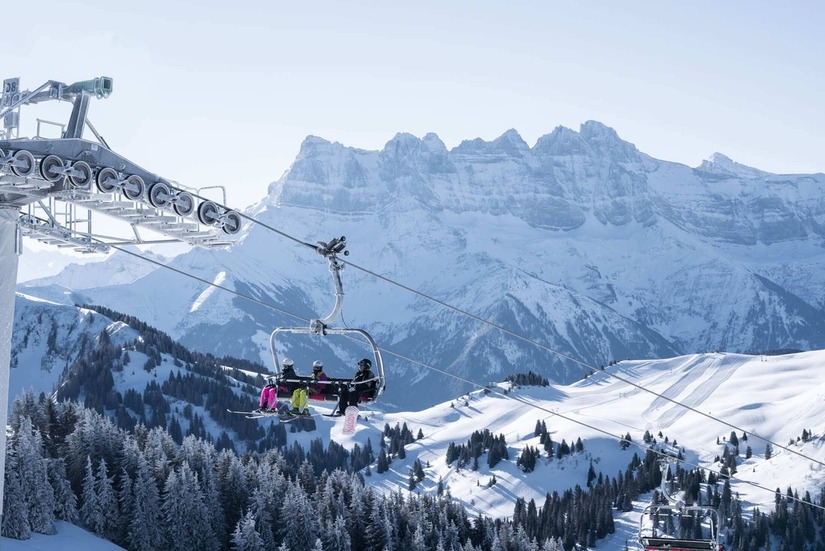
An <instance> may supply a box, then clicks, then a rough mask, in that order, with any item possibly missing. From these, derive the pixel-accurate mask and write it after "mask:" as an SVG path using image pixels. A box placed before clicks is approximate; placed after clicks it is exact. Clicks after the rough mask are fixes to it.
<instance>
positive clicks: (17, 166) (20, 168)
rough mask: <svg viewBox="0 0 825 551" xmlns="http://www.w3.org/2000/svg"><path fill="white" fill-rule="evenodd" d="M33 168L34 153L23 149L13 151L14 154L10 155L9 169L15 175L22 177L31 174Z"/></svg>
mask: <svg viewBox="0 0 825 551" xmlns="http://www.w3.org/2000/svg"><path fill="white" fill-rule="evenodd" d="M34 168H35V162H34V155H32V154H31V153H29V152H28V151H26V150H25V149H21V150H20V151H15V153H14V155H12V158H11V171H12V172H13V173H14V175H15V176H21V177H23V178H25V177H27V176H31V175H32V174H34Z"/></svg>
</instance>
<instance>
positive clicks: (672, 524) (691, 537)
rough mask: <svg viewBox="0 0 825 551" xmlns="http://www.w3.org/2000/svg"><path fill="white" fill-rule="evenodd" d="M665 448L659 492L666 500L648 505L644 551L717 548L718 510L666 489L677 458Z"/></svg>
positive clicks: (643, 520) (643, 523)
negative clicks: (690, 502)
mask: <svg viewBox="0 0 825 551" xmlns="http://www.w3.org/2000/svg"><path fill="white" fill-rule="evenodd" d="M669 451H670V450H665V451H664V457H663V458H662V459H660V462H659V468H660V470H661V471H662V481H661V484H660V492H661V495H662V497H663V499H664V500H666V501H667V503H662V504H651V505H648V506H647V507H645V510H644V512H643V513H642V517H641V519H640V520H639V544H640V545H641V547H642V549H644V550H645V551H695V550H697V549H701V550H707V551H717V550H718V549H719V513H718V511H717V510H716V509H714V508H713V507H703V506H701V505H685V504H684V503H682V502H681V501H677V500H675V499H674V498H673V497H671V496H670V495H669V494H668V492H667V486H666V478H667V471H668V469H669V468H670V466H671V465H675V464H676V463H677V462H678V459H677V458H676V457H675V456H674V455H673V454H672V453H668V452H669Z"/></svg>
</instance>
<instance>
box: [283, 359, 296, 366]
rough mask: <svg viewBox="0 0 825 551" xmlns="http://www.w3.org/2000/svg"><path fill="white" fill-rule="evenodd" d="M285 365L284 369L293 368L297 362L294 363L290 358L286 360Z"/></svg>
mask: <svg viewBox="0 0 825 551" xmlns="http://www.w3.org/2000/svg"><path fill="white" fill-rule="evenodd" d="M283 365H284V367H292V366H293V365H295V362H293V361H292V360H291V359H289V358H284V364H283Z"/></svg>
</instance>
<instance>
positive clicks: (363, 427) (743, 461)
mask: <svg viewBox="0 0 825 551" xmlns="http://www.w3.org/2000/svg"><path fill="white" fill-rule="evenodd" d="M72 311H74V313H72ZM38 318H39V319H40V322H37V319H38ZM15 321H16V325H17V326H21V327H23V328H26V329H27V331H28V336H27V337H26V340H25V343H23V342H22V341H18V340H17V337H16V340H15V343H14V348H15V355H16V357H17V360H16V362H15V363H16V366H15V369H13V370H12V387H13V389H17V388H20V387H21V386H22V385H21V384H20V382H19V381H20V377H21V376H24V375H26V373H28V374H29V376H27V377H28V380H29V381H30V384H29V385H27V386H26V388H31V389H32V390H34V391H35V393H38V392H40V391H45V392H49V391H50V389H51V388H52V387H53V383H52V384H51V385H48V386H46V385H47V384H48V379H49V377H50V376H51V374H53V373H54V372H55V371H54V370H51V371H49V370H42V369H41V364H42V362H40V363H38V361H37V357H38V355H44V354H45V352H46V351H47V349H48V341H49V340H50V337H49V335H52V334H54V335H55V336H54V337H52V338H53V339H54V340H55V342H56V347H57V348H59V349H65V348H66V347H71V346H73V345H72V343H70V342H68V341H66V337H65V335H67V334H68V333H67V332H66V331H67V330H71V331H70V333H73V334H81V333H85V334H87V335H94V334H99V331H101V330H102V329H104V328H105V329H106V331H107V334H108V335H109V336H110V337H111V341H112V342H113V343H116V342H130V341H132V340H134V338H136V336H137V335H138V334H139V333H138V332H137V331H136V330H135V329H134V328H130V327H128V326H125V325H124V324H122V323H119V322H112V321H111V319H108V318H106V317H105V316H102V315H100V314H96V313H91V312H90V311H88V310H83V309H77V308H73V307H65V306H61V305H55V304H50V303H44V302H37V301H33V300H31V299H29V298H27V297H23V296H20V297H18V301H17V314H16V320H15ZM55 328H57V329H55ZM38 331H39V332H38ZM18 334H19V333H16V335H18ZM89 339H90V337H87V338H86V340H89ZM80 340H81V341H82V340H83V339H82V338H81V339H80ZM92 345H93V343H92V344H90V345H89V346H92ZM74 347H75V348H77V349H82V348H83V345H81V344H77V345H74ZM164 348H165V347H164ZM38 351H39V352H38ZM129 355H130V356H131V359H130V360H128V361H126V360H125V356H124V360H123V362H124V365H123V366H122V368H121V369H117V370H114V369H113V370H112V371H111V375H112V378H113V381H114V389H115V390H116V392H117V393H118V394H120V395H121V396H125V395H126V394H127V393H128V392H137V393H140V392H142V391H143V389H144V388H147V385H148V384H153V383H154V384H156V385H159V386H160V387H163V388H166V386H165V382H166V381H167V380H169V377H170V375H173V374H174V373H178V374H182V375H187V376H189V375H191V376H193V377H205V376H206V375H205V374H204V373H203V372H201V371H198V370H197V369H191V370H190V368H189V366H185V365H184V363H183V362H179V361H176V356H174V355H171V354H169V353H167V352H163V353H162V354H160V356H161V359H160V362H158V363H157V364H156V365H154V367H151V368H150V369H146V368H145V367H144V365H145V361H146V360H147V358H148V357H149V355H147V354H146V353H140V352H137V351H135V350H130V352H129ZM823 362H825V352H823V351H814V352H805V353H798V354H788V355H783V356H768V355H752V356H748V355H741V354H726V353H706V354H693V355H686V356H679V357H675V358H670V359H666V360H629V361H622V362H619V363H617V364H614V365H610V366H607V367H606V368H605V369H604V370H603V371H599V372H598V373H596V374H593V375H591V376H589V377H587V378H586V379H583V380H580V381H577V382H575V383H572V384H567V385H565V384H551V385H549V386H528V385H513V384H511V383H496V384H489V385H487V386H486V388H476V389H475V390H473V391H470V392H467V393H465V394H463V395H456V396H453V397H452V398H451V399H450V400H448V401H446V402H439V401H437V400H435V399H434V398H433V397H431V396H428V397H427V398H426V399H422V400H420V402H427V403H426V404H423V407H419V408H416V409H411V410H410V411H405V412H389V411H383V410H380V409H378V408H370V409H367V410H365V411H364V412H363V417H362V419H361V420H359V422H358V425H357V429H356V432H355V434H354V435H352V436H347V435H344V434H343V433H342V428H343V427H342V421H341V419H340V418H327V417H323V416H315V417H314V418H313V420H314V427H315V428H314V430H312V431H309V432H306V431H296V432H292V431H285V432H284V434H283V437H284V438H285V439H286V442H285V444H286V445H287V446H289V445H291V444H292V443H294V442H298V443H300V444H301V445H302V446H303V447H304V448H305V449H308V448H309V446H310V442H311V441H313V440H315V439H320V440H321V442H322V444H323V445H324V446H326V445H327V443H328V442H329V441H330V440H335V441H336V442H337V443H338V444H341V445H343V446H344V447H345V448H347V449H352V448H353V447H354V446H355V445H356V444H358V445H359V446H360V447H361V448H362V449H364V448H365V447H366V446H367V442H368V441H369V442H371V446H372V448H373V449H374V450H376V451H377V450H378V449H379V442H380V441H381V440H382V435H385V436H386V427H388V426H389V427H391V428H395V427H402V426H404V425H406V427H407V429H408V430H409V431H410V433H411V434H412V435H414V436H415V437H414V439H413V440H412V441H411V442H409V443H407V444H406V445H405V451H404V454H403V455H404V456H403V457H401V456H400V454H396V455H395V456H394V457H393V458H392V461H391V463H390V464H389V466H388V469H387V470H386V471H385V472H378V469H377V467H376V465H372V468H371V474H370V475H369V476H366V481H367V483H368V484H370V485H372V486H374V487H375V488H378V489H380V490H381V491H386V492H394V491H401V492H405V491H407V490H408V488H409V479H410V472H411V470H413V469H414V468H415V465H416V462H418V463H420V464H421V465H423V471H424V478H423V480H421V481H419V482H418V483H417V486H416V491H419V492H425V493H435V492H436V491H437V488H438V486H439V484H441V485H442V486H443V487H445V488H447V489H449V491H450V494H451V495H452V496H453V497H455V498H456V499H459V500H461V501H462V503H463V504H464V505H465V506H466V507H467V508H468V509H469V510H470V511H471V513H472V514H473V515H476V514H482V515H485V516H491V517H494V518H498V517H510V516H512V514H513V507H514V502H515V500H516V499H517V498H523V499H525V500H526V501H529V500H530V499H534V500H536V502H537V503H538V504H539V505H540V504H541V503H542V502H543V500H544V497H545V495H546V494H547V493H548V492H549V493H552V492H554V491H555V492H563V491H564V490H566V489H570V488H573V487H575V486H576V485H579V486H582V487H584V486H585V485H586V483H587V477H588V471H589V469H590V466H591V465H592V466H593V468H594V470H595V472H596V473H597V474H603V475H604V476H608V477H611V478H613V477H615V476H617V474H618V473H619V472H621V471H623V470H624V469H626V468H627V466H628V464H629V463H630V461H631V458H632V457H633V454H634V453H638V454H639V455H643V453H644V450H645V449H646V447H647V446H648V445H650V443H645V442H644V436H645V433H648V434H650V435H652V436H653V437H654V438H655V439H656V440H658V441H659V442H665V441H667V442H669V443H670V444H672V445H678V447H679V448H680V449H681V450H682V453H683V455H684V458H685V463H684V466H685V467H686V468H691V467H697V466H698V467H702V468H706V469H711V470H713V471H716V472H719V471H721V470H722V467H723V465H722V464H721V463H720V462H719V461H718V458H719V457H724V455H725V450H726V449H727V450H728V453H732V451H733V448H734V444H733V443H732V437H731V434H732V433H733V434H735V435H736V437H737V440H738V443H737V444H736V449H737V452H738V453H736V454H735V463H736V468H737V471H736V473H734V477H733V481H732V490H733V492H734V493H735V494H738V495H739V496H740V497H741V498H742V500H743V503H744V506H745V509H746V510H745V514H746V515H747V513H748V512H749V511H751V510H752V509H753V508H757V507H758V508H759V509H760V510H762V511H767V510H770V509H771V507H772V504H773V500H774V490H775V489H776V488H780V489H781V490H782V491H783V492H784V491H785V489H786V488H788V487H791V488H793V489H794V490H795V491H797V492H798V493H799V495H803V494H804V492H805V491H810V492H811V493H812V494H813V495H815V496H816V495H818V489H819V488H821V487H822V485H823V484H825V444H824V443H825V434H823V428H822V427H823V426H825V414H824V413H823V411H822V407H821V404H822V399H823V390H822V389H823V383H825V379H823V377H825V375H823V372H822V369H821V366H822V364H823ZM238 373H239V372H234V371H232V370H229V369H227V370H226V374H227V375H228V377H229V378H228V379H227V384H228V387H229V388H230V389H231V391H232V392H234V393H236V394H246V395H247V398H248V399H249V400H250V401H253V400H255V399H256V398H257V393H256V390H255V389H254V388H250V387H248V385H245V384H244V382H243V381H242V380H240V379H235V377H236V376H237V375H238ZM31 375H34V376H31ZM70 379H71V376H70V378H69V379H68V380H70ZM55 380H56V379H55ZM778 380H779V381H781V382H782V384H777V381H778ZM38 384H40V385H41V386H39V387H38V386H37V385H38ZM189 384H191V381H190V383H189ZM164 398H165V399H166V400H167V401H168V404H169V407H168V408H167V411H168V415H169V419H170V426H171V424H172V422H171V420H172V418H174V419H175V423H177V424H179V426H180V427H181V429H182V430H183V431H187V430H188V429H189V428H190V425H191V424H192V423H193V422H194V421H193V420H194V419H199V420H200V422H202V426H203V427H205V429H206V431H207V433H208V434H210V435H212V438H213V439H217V435H218V434H219V433H220V432H221V431H228V434H229V438H230V439H231V440H232V441H233V442H235V443H236V445H237V446H238V448H239V449H238V451H243V442H244V441H245V437H244V436H242V435H240V434H238V433H237V432H235V431H234V430H232V429H227V428H226V427H225V426H222V425H221V423H220V422H219V419H216V418H214V417H211V416H210V413H209V411H208V409H207V408H206V406H205V405H196V404H193V403H191V402H187V401H186V400H183V399H181V398H180V397H175V396H173V395H171V394H166V393H164ZM211 399H212V397H211V396H210V398H209V400H207V402H208V401H210V400H211ZM124 403H125V401H124ZM130 407H131V406H130ZM147 407H148V400H147ZM313 409H314V411H317V412H324V411H327V409H328V407H324V406H315V405H314V406H313ZM187 410H188V414H187V413H186V412H187ZM241 419H242V418H241ZM242 420H243V419H242ZM243 423H245V424H246V425H249V426H251V427H255V426H256V425H257V426H260V428H261V429H262V430H261V431H260V433H259V434H264V432H267V431H266V429H267V428H268V426H269V424H270V423H271V421H270V420H269V419H261V420H243ZM540 423H544V424H545V425H546V428H547V434H548V435H549V436H550V437H551V439H552V441H553V442H555V445H559V444H561V443H562V442H563V441H564V442H566V443H567V444H569V445H571V446H572V445H573V443H574V442H577V441H578V440H579V439H581V441H582V444H583V446H582V449H581V451H578V452H576V451H573V453H571V454H570V455H562V456H553V457H550V456H549V455H548V454H547V452H546V449H545V448H544V447H543V445H542V442H541V438H540V436H539V435H537V434H536V427H537V425H538V424H540ZM484 429H486V430H488V431H489V432H490V433H491V434H492V435H494V436H496V437H499V436H502V437H503V438H504V439H505V440H506V447H507V456H508V459H506V460H503V461H500V462H499V463H497V464H496V465H494V466H489V465H488V464H487V461H486V455H485V456H484V457H482V459H481V460H480V461H479V465H478V468H477V469H474V468H473V467H472V466H471V465H469V464H468V465H464V466H463V467H459V465H458V464H457V463H455V462H451V463H449V464H448V463H447V454H448V450H449V448H450V446H451V444H454V445H462V444H466V443H467V441H468V439H469V438H470V436H471V434H472V433H474V432H476V431H479V430H484ZM247 432H249V433H251V431H247ZM626 435H627V436H629V437H630V440H631V441H632V445H630V446H629V447H627V449H623V448H622V446H621V445H620V441H619V440H620V439H621V438H623V437H625V436H626ZM769 442H772V443H773V444H771V447H772V453H770V454H768V453H767V448H768V447H769V446H768V443H769ZM677 443H678V444H677ZM389 445H390V444H388V446H389ZM527 447H533V448H536V449H538V450H543V451H542V453H541V455H540V457H539V458H538V461H537V462H536V465H535V469H534V470H532V471H531V472H524V470H523V469H521V468H520V467H519V466H518V464H517V460H518V458H519V457H520V455H521V453H522V452H523V450H524V449H525V448H527ZM488 453H489V452H488ZM766 455H770V457H766ZM493 480H494V481H495V483H494V484H493V483H491V481H493ZM641 509H642V504H641V503H637V504H636V506H635V507H634V508H633V510H632V511H629V512H626V513H618V512H617V513H616V514H617V515H619V518H618V519H617V523H616V526H617V532H616V533H615V534H613V535H612V536H610V537H609V538H608V540H606V542H605V545H604V548H605V549H620V548H622V547H623V543H624V541H626V540H632V539H634V538H635V529H636V527H637V526H638V517H639V514H640V511H641ZM599 547H602V543H601V542H600V543H599Z"/></svg>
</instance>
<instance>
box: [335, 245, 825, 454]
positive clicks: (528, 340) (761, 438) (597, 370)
mask: <svg viewBox="0 0 825 551" xmlns="http://www.w3.org/2000/svg"><path fill="white" fill-rule="evenodd" d="M342 262H344V263H345V264H347V265H349V266H352V267H353V268H355V269H356V270H360V271H362V272H364V273H366V274H369V275H371V276H373V277H375V278H377V279H380V280H382V281H385V282H387V283H390V284H392V285H395V286H397V287H400V288H402V289H404V290H405V291H409V292H410V293H413V294H416V295H418V296H420V297H421V298H424V299H426V300H429V301H432V302H435V303H436V304H439V305H441V306H443V307H445V308H448V309H450V310H453V311H455V312H458V313H459V314H462V315H464V316H467V317H469V318H471V319H474V320H476V321H478V322H479V323H483V324H485V325H488V326H490V327H493V328H495V329H498V330H499V331H502V332H503V333H507V334H508V335H510V336H512V337H515V338H517V339H519V340H521V341H524V342H526V343H529V344H532V345H533V346H536V347H538V348H541V349H543V350H546V351H548V352H551V353H553V354H556V355H557V356H559V357H561V358H564V359H566V360H569V361H571V362H573V363H575V364H577V365H580V366H582V367H585V368H587V369H589V370H591V371H592V372H593V373H604V374H606V375H607V376H609V377H612V378H614V379H617V380H619V381H622V382H623V383H625V384H627V385H630V386H632V387H634V388H637V389H639V390H641V391H643V392H647V393H649V394H652V395H653V396H656V397H657V398H661V399H663V400H666V401H668V402H670V403H672V404H675V405H677V406H680V407H683V408H685V409H687V410H689V411H692V412H693V413H697V414H699V415H701V416H703V417H705V418H707V419H712V420H714V421H716V422H718V423H721V424H722V425H725V426H727V427H729V428H731V429H734V430H737V431H739V432H741V433H743V434H748V435H750V436H754V437H756V438H758V439H760V440H762V441H763V442H768V443H770V444H771V445H772V446H774V447H776V448H780V449H782V450H785V451H787V452H789V453H792V454H794V455H797V456H799V457H802V458H804V459H806V460H808V461H811V462H813V463H818V464H819V465H822V466H825V462H823V461H819V460H817V459H815V458H812V457H808V456H807V455H805V454H803V453H801V452H798V451H796V450H793V449H790V448H789V447H787V446H783V445H782V444H779V443H778V442H774V441H772V440H770V439H768V438H765V437H764V436H760V435H759V434H757V433H755V432H751V431H747V430H745V429H743V428H741V427H737V426H736V425H734V424H731V423H728V422H727V421H725V420H723V419H719V418H718V417H715V416H713V415H711V414H709V413H705V412H703V411H700V410H698V409H696V408H694V407H692V406H689V405H687V404H684V403H682V402H679V401H677V400H674V399H673V398H670V397H668V396H665V395H664V394H660V393H659V392H656V391H655V390H651V389H649V388H646V387H645V386H643V385H640V384H638V383H634V382H633V381H631V380H629V379H626V378H624V377H622V376H621V375H617V374H615V373H611V372H609V371H607V370H603V369H599V368H597V367H595V366H592V365H590V364H588V363H586V362H584V361H582V360H579V359H577V358H574V357H572V356H569V355H568V354H565V353H564V352H561V351H559V350H556V349H554V348H552V347H550V346H547V345H545V344H543V343H540V342H537V341H535V340H533V339H531V338H529V337H526V336H524V335H521V334H519V333H516V332H514V331H511V330H510V329H507V328H506V327H503V326H501V325H498V324H497V323H494V322H492V321H489V320H486V319H484V318H481V317H479V316H476V315H475V314H473V313H471V312H468V311H466V310H463V309H461V308H458V307H457V306H453V305H451V304H448V303H446V302H444V301H443V300H439V299H437V298H435V297H432V296H430V295H428V294H426V293H422V292H421V291H418V290H416V289H413V288H412V287H409V286H407V285H404V284H403V283H399V282H397V281H394V280H392V279H390V278H388V277H385V276H383V275H381V274H378V273H376V272H374V271H372V270H369V269H368V268H364V267H363V266H359V265H357V264H355V263H353V262H350V261H349V260H343V261H342Z"/></svg>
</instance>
